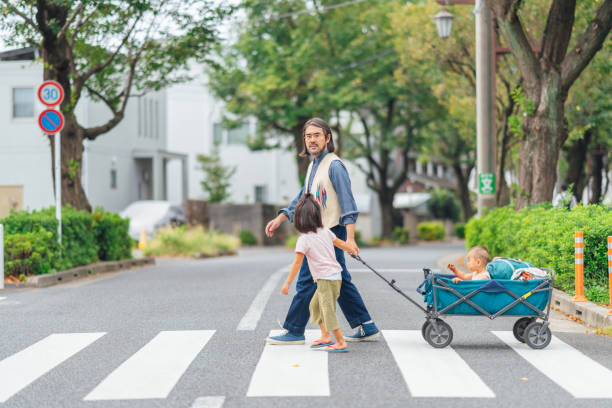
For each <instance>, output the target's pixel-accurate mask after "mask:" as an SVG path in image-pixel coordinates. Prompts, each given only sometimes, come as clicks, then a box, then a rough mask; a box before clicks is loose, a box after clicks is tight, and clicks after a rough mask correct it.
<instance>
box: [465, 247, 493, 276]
mask: <svg viewBox="0 0 612 408" xmlns="http://www.w3.org/2000/svg"><path fill="white" fill-rule="evenodd" d="M489 261H491V255H490V254H489V250H488V249H487V248H486V247H484V246H482V245H478V246H475V247H473V248H472V249H470V250H469V251H468V253H467V266H468V269H469V270H470V271H471V272H483V271H484V270H486V268H487V264H488V263H489Z"/></svg>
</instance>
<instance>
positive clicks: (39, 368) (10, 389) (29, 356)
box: [0, 333, 105, 402]
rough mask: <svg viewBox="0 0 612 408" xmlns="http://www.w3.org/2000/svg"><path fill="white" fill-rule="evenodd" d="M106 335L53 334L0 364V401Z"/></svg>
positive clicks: (3, 400) (5, 399)
mask: <svg viewBox="0 0 612 408" xmlns="http://www.w3.org/2000/svg"><path fill="white" fill-rule="evenodd" d="M104 334H105V333H61V334H52V335H50V336H48V337H46V338H44V339H42V340H41V341H39V342H37V343H35V344H33V345H31V346H30V347H28V348H26V349H24V350H22V351H20V352H18V353H16V354H13V355H12V356H10V357H7V358H6V359H4V360H2V361H0V402H5V401H7V400H8V399H9V398H11V397H12V396H13V395H15V394H16V393H18V392H19V391H21V390H22V389H23V388H25V387H27V386H28V385H29V384H30V383H32V382H33V381H35V380H36V379H38V378H39V377H41V376H42V375H44V374H45V373H47V372H48V371H50V370H51V369H53V368H54V367H56V366H57V365H59V364H61V363H62V362H64V361H65V360H67V359H68V358H70V357H71V356H73V355H74V354H76V353H78V352H79V351H81V350H83V349H84V348H85V347H87V346H88V345H90V344H91V343H93V342H94V341H96V340H97V339H99V338H100V337H102V336H103V335H104Z"/></svg>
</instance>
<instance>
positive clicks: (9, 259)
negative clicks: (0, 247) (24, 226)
mask: <svg viewBox="0 0 612 408" xmlns="http://www.w3.org/2000/svg"><path fill="white" fill-rule="evenodd" d="M54 249H55V250H54ZM56 249H57V241H54V240H53V234H52V233H51V232H49V231H47V230H45V229H44V228H40V229H38V231H36V232H25V233H17V234H10V235H8V234H7V235H5V236H4V266H5V268H4V274H5V275H7V276H8V275H13V276H15V277H19V276H21V275H32V274H43V273H48V272H52V271H53V269H52V268H53V265H54V264H55V263H56V261H57V256H58V253H57V251H56Z"/></svg>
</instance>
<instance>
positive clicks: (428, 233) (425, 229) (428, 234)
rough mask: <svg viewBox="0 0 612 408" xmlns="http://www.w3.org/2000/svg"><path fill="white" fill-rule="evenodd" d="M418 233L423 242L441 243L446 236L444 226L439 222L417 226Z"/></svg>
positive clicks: (423, 223)
mask: <svg viewBox="0 0 612 408" xmlns="http://www.w3.org/2000/svg"><path fill="white" fill-rule="evenodd" d="M417 231H418V233H419V239H422V240H423V241H439V240H442V239H444V236H445V235H446V230H445V229H444V224H442V223H441V222H438V221H431V222H422V223H420V224H419V225H417Z"/></svg>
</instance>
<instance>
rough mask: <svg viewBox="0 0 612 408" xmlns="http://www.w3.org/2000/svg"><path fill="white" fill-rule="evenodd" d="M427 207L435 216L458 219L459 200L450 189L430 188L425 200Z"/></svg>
mask: <svg viewBox="0 0 612 408" xmlns="http://www.w3.org/2000/svg"><path fill="white" fill-rule="evenodd" d="M427 208H428V209H429V211H430V212H431V213H432V214H433V216H434V217H436V218H442V219H449V220H452V221H457V220H458V219H459V202H458V201H457V199H456V198H455V195H454V194H453V193H451V192H450V191H448V190H446V189H443V188H438V187H436V188H435V189H433V190H432V192H431V197H430V198H429V200H428V201H427Z"/></svg>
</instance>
